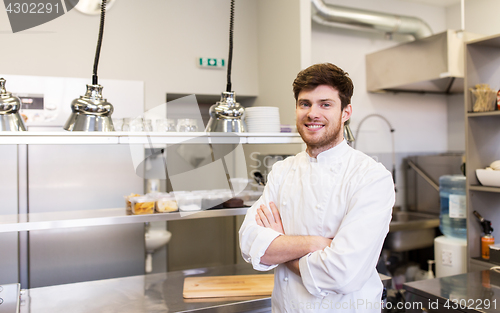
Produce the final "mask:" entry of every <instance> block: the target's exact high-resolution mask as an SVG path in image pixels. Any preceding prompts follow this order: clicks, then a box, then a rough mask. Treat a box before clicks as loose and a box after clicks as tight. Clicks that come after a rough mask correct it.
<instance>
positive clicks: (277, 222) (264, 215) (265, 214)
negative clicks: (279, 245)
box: [255, 202, 285, 235]
mask: <svg viewBox="0 0 500 313" xmlns="http://www.w3.org/2000/svg"><path fill="white" fill-rule="evenodd" d="M269 207H270V208H271V211H269V209H268V208H267V207H266V206H265V205H263V204H262V205H261V206H260V207H259V208H257V214H255V221H256V222H257V225H260V226H263V227H267V228H272V229H274V230H275V231H277V232H279V233H281V234H283V235H284V234H285V231H284V230H283V224H282V223H281V216H280V212H278V208H277V207H276V205H275V204H274V202H269ZM271 212H272V214H271Z"/></svg>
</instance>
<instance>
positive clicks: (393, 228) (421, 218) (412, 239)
mask: <svg viewBox="0 0 500 313" xmlns="http://www.w3.org/2000/svg"><path fill="white" fill-rule="evenodd" d="M438 226H439V217H438V216H436V215H432V214H424V213H415V212H394V213H393V214H392V220H391V223H390V225H389V234H387V237H386V238H385V242H384V248H385V249H389V250H391V251H409V250H414V249H421V248H426V247H431V246H432V245H433V244H434V238H435V237H436V230H435V229H436V227H438Z"/></svg>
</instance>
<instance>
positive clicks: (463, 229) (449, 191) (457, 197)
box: [439, 175, 467, 239]
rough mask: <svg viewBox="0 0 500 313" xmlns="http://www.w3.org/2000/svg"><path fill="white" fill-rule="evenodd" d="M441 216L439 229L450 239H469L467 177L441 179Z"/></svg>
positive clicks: (445, 177)
mask: <svg viewBox="0 0 500 313" xmlns="http://www.w3.org/2000/svg"><path fill="white" fill-rule="evenodd" d="M439 196H440V199H441V214H440V216H439V219H440V223H439V229H440V230H441V232H442V233H443V234H444V235H445V236H448V237H453V238H459V239H466V238H467V212H466V201H465V176H463V175H444V176H441V177H440V178H439Z"/></svg>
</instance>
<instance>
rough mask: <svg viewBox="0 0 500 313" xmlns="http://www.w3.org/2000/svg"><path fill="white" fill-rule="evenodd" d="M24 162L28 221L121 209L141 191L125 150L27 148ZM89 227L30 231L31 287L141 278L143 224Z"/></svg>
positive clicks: (114, 147) (115, 147) (141, 183)
mask: <svg viewBox="0 0 500 313" xmlns="http://www.w3.org/2000/svg"><path fill="white" fill-rule="evenodd" d="M28 157H29V158H28V173H29V185H28V191H29V198H28V203H29V213H30V215H28V218H30V220H32V216H31V214H34V215H36V214H42V215H43V214H49V215H50V214H53V215H57V214H58V212H68V213H70V212H72V211H87V210H99V209H102V208H110V207H111V208H113V207H114V208H116V207H124V205H125V204H124V198H123V197H124V196H125V195H128V194H130V193H131V192H142V191H143V190H144V180H143V179H142V178H141V177H139V176H137V175H136V172H135V166H134V164H133V162H132V157H131V151H130V148H129V147H128V146H125V145H95V146H84V145H72V146H71V145H29V146H28ZM33 217H34V216H33ZM94 225H95V226H92V227H82V228H79V227H75V228H71V229H53V230H44V231H30V232H29V253H30V254H29V282H30V287H39V286H47V285H54V284H60V283H69V282H77V281H85V280H88V279H89V277H90V279H103V278H110V277H121V276H129V275H137V274H142V273H144V225H143V224H129V225H115V226H113V227H109V226H107V227H99V226H97V224H94Z"/></svg>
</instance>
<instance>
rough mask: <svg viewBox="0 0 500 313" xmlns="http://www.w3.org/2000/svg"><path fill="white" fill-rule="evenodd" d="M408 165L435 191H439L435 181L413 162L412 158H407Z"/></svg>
mask: <svg viewBox="0 0 500 313" xmlns="http://www.w3.org/2000/svg"><path fill="white" fill-rule="evenodd" d="M407 162H408V165H409V166H410V167H411V168H412V169H413V170H414V171H415V172H417V174H418V175H420V177H422V178H423V179H424V180H425V181H426V182H428V183H429V185H431V186H432V188H434V189H435V190H436V191H438V192H439V185H438V184H436V182H435V181H434V180H432V178H430V177H429V175H427V174H426V173H425V172H424V171H422V170H421V169H420V168H419V167H418V166H417V165H416V164H415V163H413V161H412V160H408V161H407Z"/></svg>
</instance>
